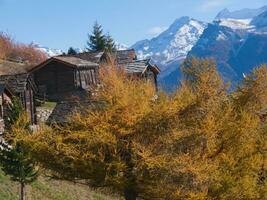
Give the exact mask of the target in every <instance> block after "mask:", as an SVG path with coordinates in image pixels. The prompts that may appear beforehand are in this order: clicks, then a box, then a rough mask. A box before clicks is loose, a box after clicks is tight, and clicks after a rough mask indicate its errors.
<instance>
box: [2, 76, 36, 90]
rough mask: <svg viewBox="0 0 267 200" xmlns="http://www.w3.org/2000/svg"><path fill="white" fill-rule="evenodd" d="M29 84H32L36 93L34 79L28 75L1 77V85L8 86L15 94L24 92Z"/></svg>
mask: <svg viewBox="0 0 267 200" xmlns="http://www.w3.org/2000/svg"><path fill="white" fill-rule="evenodd" d="M27 83H30V85H31V87H32V89H33V90H34V91H36V86H35V84H34V81H33V80H32V77H31V76H30V75H29V74H27V73H25V74H16V75H4V76H0V84H5V85H7V87H8V88H10V90H11V91H12V92H13V93H21V92H24V91H25V89H26V86H27Z"/></svg>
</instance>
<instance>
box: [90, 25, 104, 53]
mask: <svg viewBox="0 0 267 200" xmlns="http://www.w3.org/2000/svg"><path fill="white" fill-rule="evenodd" d="M88 38H89V40H88V41H87V50H88V51H103V50H105V45H106V37H105V35H104V34H103V29H102V26H101V25H100V24H98V23H97V22H95V25H94V27H93V32H92V34H91V35H88Z"/></svg>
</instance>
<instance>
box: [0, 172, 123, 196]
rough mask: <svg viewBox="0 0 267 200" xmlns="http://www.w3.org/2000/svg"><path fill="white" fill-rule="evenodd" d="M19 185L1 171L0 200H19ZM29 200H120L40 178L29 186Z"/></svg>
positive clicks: (74, 185)
mask: <svg viewBox="0 0 267 200" xmlns="http://www.w3.org/2000/svg"><path fill="white" fill-rule="evenodd" d="M18 192H19V184H18V183H15V182H12V181H10V179H9V178H8V177H7V176H5V175H4V174H3V172H2V171H0V200H18ZM26 197H27V198H26V199H27V200H119V198H116V197H113V196H108V195H105V194H103V193H102V192H99V191H93V190H91V189H90V188H89V187H87V186H84V185H79V184H74V183H69V182H65V181H55V180H48V179H46V178H42V177H41V178H39V179H38V180H37V181H35V182H34V183H32V184H31V185H30V186H27V192H26Z"/></svg>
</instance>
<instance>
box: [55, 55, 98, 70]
mask: <svg viewBox="0 0 267 200" xmlns="http://www.w3.org/2000/svg"><path fill="white" fill-rule="evenodd" d="M54 59H56V60H59V61H62V62H65V63H69V64H71V65H73V66H76V67H78V68H79V67H97V66H98V64H97V63H94V62H91V61H88V60H84V59H80V58H77V57H73V56H57V57H54Z"/></svg>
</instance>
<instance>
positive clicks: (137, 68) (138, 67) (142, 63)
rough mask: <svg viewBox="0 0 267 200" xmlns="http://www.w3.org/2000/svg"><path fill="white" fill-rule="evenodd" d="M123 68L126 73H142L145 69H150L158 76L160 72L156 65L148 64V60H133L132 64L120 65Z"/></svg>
mask: <svg viewBox="0 0 267 200" xmlns="http://www.w3.org/2000/svg"><path fill="white" fill-rule="evenodd" d="M122 66H123V67H125V70H126V72H127V73H129V74H131V73H141V74H142V73H144V72H145V71H146V70H147V69H151V70H152V71H153V72H154V73H156V74H158V73H159V72H160V70H159V68H158V67H157V66H156V65H152V64H150V60H149V59H148V60H134V61H133V62H128V63H125V64H122Z"/></svg>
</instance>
